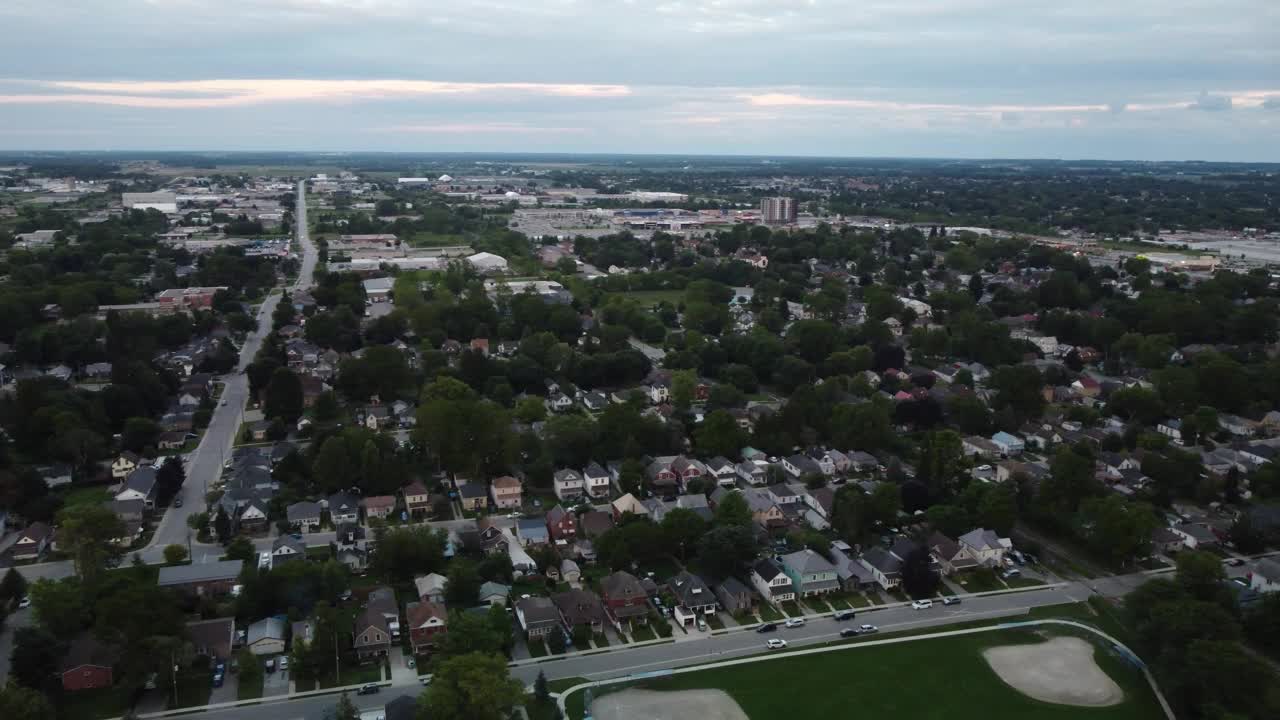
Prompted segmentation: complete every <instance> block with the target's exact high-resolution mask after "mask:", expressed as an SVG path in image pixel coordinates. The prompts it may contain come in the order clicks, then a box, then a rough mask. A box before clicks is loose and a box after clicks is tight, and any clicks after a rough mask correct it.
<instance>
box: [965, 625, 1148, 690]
mask: <svg viewBox="0 0 1280 720" xmlns="http://www.w3.org/2000/svg"><path fill="white" fill-rule="evenodd" d="M982 656H983V657H984V658H986V660H987V664H988V665H990V666H991V669H992V670H994V671H995V672H996V674H997V675H999V676H1000V679H1001V680H1003V681H1005V682H1006V683H1008V684H1009V685H1010V686H1012V687H1013V688H1014V689H1015V690H1018V691H1019V692H1021V693H1023V694H1025V695H1029V696H1030V697H1033V698H1035V699H1036V700H1043V701H1044V702H1051V703H1058V704H1060V705H1077V706H1080V707H1105V706H1107V705H1116V704H1119V703H1120V702H1121V701H1122V700H1124V691H1123V690H1121V689H1120V686H1119V685H1116V683H1115V681H1114V680H1112V679H1111V678H1110V676H1108V675H1107V674H1106V673H1105V672H1103V671H1102V668H1100V667H1098V664H1097V663H1096V662H1094V661H1093V646H1092V645H1090V644H1089V643H1087V642H1085V641H1084V640H1081V639H1080V638H1075V637H1056V638H1053V639H1052V640H1049V641H1048V642H1043V643H1038V644H1035V645H1005V646H1002V647H995V648H991V649H989V650H984V651H983V653H982Z"/></svg>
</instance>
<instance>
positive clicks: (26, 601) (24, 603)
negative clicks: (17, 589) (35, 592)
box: [18, 597, 31, 610]
mask: <svg viewBox="0 0 1280 720" xmlns="http://www.w3.org/2000/svg"><path fill="white" fill-rule="evenodd" d="M29 607H31V598H29V597H24V598H22V599H21V600H19V601H18V609H19V610H24V609H26V608H29Z"/></svg>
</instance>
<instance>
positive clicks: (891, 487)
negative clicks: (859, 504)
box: [864, 482, 902, 525]
mask: <svg viewBox="0 0 1280 720" xmlns="http://www.w3.org/2000/svg"><path fill="white" fill-rule="evenodd" d="M864 509H865V515H864V518H865V520H866V521H867V522H868V523H872V524H874V523H880V524H884V525H890V524H893V523H894V522H895V521H897V519H898V513H899V512H901V511H902V491H901V490H900V489H899V488H898V486H897V485H895V484H893V483H887V482H884V483H880V484H878V485H876V488H875V490H872V491H871V495H870V496H868V497H867V502H866V504H865V506H864Z"/></svg>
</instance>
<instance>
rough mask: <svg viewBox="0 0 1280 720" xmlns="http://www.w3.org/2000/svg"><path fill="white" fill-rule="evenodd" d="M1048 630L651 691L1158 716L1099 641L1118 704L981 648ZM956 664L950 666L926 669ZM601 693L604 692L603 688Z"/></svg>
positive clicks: (743, 668)
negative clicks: (1010, 669)
mask: <svg viewBox="0 0 1280 720" xmlns="http://www.w3.org/2000/svg"><path fill="white" fill-rule="evenodd" d="M1045 635H1046V634H1045V633H1034V632H1031V631H1025V630H1003V631H996V632H991V633H983V634H977V635H965V636H959V637H950V638H940V639H935V640H921V641H919V642H907V643H902V644H897V645H888V646H878V647H874V648H864V649H854V650H848V651H837V652H834V653H824V654H816V655H802V656H795V657H783V658H780V659H777V660H771V661H765V662H759V663H751V664H746V665H738V666H733V667H727V668H718V669H712V670H706V671H701V672H694V673H687V674H681V675H675V676H671V677H667V678H661V679H657V680H652V681H647V682H645V683H644V684H643V685H639V686H636V687H643V688H644V689H647V690H659V691H673V690H692V689H708V688H717V689H721V690H724V691H726V692H727V693H728V694H729V695H730V696H731V697H732V698H733V699H734V700H736V701H737V703H738V705H740V706H741V708H742V710H743V711H745V713H746V714H747V716H748V717H750V718H753V719H761V718H775V717H804V718H819V717H846V716H848V714H849V708H851V707H855V706H856V707H857V708H858V714H859V715H860V716H866V717H902V718H913V719H915V718H947V719H948V720H950V719H951V718H970V717H978V716H981V717H984V718H987V719H988V720H1005V719H1006V718H1007V719H1009V720H1014V719H1017V720H1022V719H1023V718H1046V719H1049V720H1052V719H1053V718H1073V719H1074V718H1097V719H1098V720H1112V719H1114V720H1158V719H1160V718H1163V713H1162V711H1161V709H1160V706H1159V705H1158V703H1157V702H1156V700H1155V697H1154V696H1153V694H1152V693H1151V692H1150V690H1149V689H1148V687H1147V685H1146V683H1145V680H1144V679H1143V677H1142V675H1141V674H1140V673H1139V672H1138V671H1137V670H1136V669H1134V668H1132V667H1131V666H1129V665H1127V664H1126V663H1125V662H1124V661H1122V660H1120V659H1119V657H1118V656H1116V655H1114V654H1112V653H1110V652H1107V651H1104V650H1102V649H1101V648H1100V647H1097V646H1095V647H1096V650H1095V653H1094V659H1095V660H1096V661H1097V663H1098V665H1099V667H1101V669H1102V670H1103V671H1104V672H1105V673H1106V674H1107V675H1108V676H1110V677H1111V678H1112V679H1113V680H1114V681H1115V682H1116V683H1117V684H1118V685H1119V686H1120V688H1121V689H1122V690H1123V691H1124V699H1123V700H1122V701H1121V702H1119V704H1116V705H1111V706H1105V707H1077V706H1071V705H1063V704H1056V703H1048V702H1043V701H1040V700H1035V699H1032V698H1031V697H1028V696H1026V695H1023V694H1021V693H1020V692H1018V691H1017V690H1014V689H1013V688H1012V687H1010V686H1009V685H1007V684H1005V682H1004V681H1003V680H1001V678H1000V677H999V676H997V675H996V673H995V672H994V671H993V670H992V669H991V668H990V667H989V666H988V664H987V663H986V662H985V661H984V660H983V656H982V651H983V650H986V649H988V648H992V647H997V646H1008V645H1022V644H1036V643H1040V642H1042V641H1044V639H1045ZM942 667H945V668H948V670H947V671H946V672H930V671H923V672H922V671H921V670H922V669H929V668H942ZM596 696H597V697H599V696H600V695H599V693H598V692H597V695H596ZM582 702H583V700H582V693H575V694H574V695H572V696H570V698H569V700H568V710H569V717H570V718H581V717H582V715H583V713H582V710H583V708H582Z"/></svg>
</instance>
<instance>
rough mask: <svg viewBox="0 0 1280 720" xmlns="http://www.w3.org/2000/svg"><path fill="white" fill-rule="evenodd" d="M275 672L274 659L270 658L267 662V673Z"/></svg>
mask: <svg viewBox="0 0 1280 720" xmlns="http://www.w3.org/2000/svg"><path fill="white" fill-rule="evenodd" d="M275 671H276V659H275V658H271V659H269V660H267V672H269V673H273V672H275Z"/></svg>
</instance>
